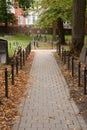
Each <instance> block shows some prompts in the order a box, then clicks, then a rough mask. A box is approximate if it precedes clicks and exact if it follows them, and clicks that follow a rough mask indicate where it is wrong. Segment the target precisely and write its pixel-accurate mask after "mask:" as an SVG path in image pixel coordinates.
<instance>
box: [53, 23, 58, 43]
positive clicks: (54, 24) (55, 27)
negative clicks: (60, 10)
mask: <svg viewBox="0 0 87 130" xmlns="http://www.w3.org/2000/svg"><path fill="white" fill-rule="evenodd" d="M56 31H57V23H56V22H53V41H56Z"/></svg>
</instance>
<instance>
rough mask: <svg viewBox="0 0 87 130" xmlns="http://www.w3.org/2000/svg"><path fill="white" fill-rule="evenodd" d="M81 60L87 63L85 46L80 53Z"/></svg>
mask: <svg viewBox="0 0 87 130" xmlns="http://www.w3.org/2000/svg"><path fill="white" fill-rule="evenodd" d="M80 61H81V62H82V63H83V64H87V48H86V47H85V46H83V48H82V50H81V53H80Z"/></svg>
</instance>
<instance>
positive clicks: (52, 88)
mask: <svg viewBox="0 0 87 130" xmlns="http://www.w3.org/2000/svg"><path fill="white" fill-rule="evenodd" d="M31 75H32V79H31V85H27V86H28V87H29V91H28V92H27V98H25V99H24V100H23V102H22V104H21V107H20V113H21V114H22V116H21V118H20V119H19V120H18V122H19V123H18V124H15V125H14V127H13V130H87V126H86V124H85V121H84V120H83V118H82V117H81V116H80V115H79V114H78V112H79V110H78V108H77V106H76V105H75V103H74V101H72V100H69V98H70V95H69V90H68V87H67V84H66V81H65V79H64V77H63V76H62V74H61V71H60V68H59V67H58V65H57V63H56V60H55V59H54V57H53V54H52V52H51V51H36V55H35V58H34V62H33V65H32V68H31Z"/></svg>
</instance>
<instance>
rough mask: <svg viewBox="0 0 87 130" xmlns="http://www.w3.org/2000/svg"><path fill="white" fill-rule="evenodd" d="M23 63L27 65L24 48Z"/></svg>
mask: <svg viewBox="0 0 87 130" xmlns="http://www.w3.org/2000/svg"><path fill="white" fill-rule="evenodd" d="M23 65H25V51H24V50H23Z"/></svg>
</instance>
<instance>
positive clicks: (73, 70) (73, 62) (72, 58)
mask: <svg viewBox="0 0 87 130" xmlns="http://www.w3.org/2000/svg"><path fill="white" fill-rule="evenodd" d="M72 77H74V56H72Z"/></svg>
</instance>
